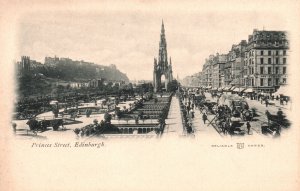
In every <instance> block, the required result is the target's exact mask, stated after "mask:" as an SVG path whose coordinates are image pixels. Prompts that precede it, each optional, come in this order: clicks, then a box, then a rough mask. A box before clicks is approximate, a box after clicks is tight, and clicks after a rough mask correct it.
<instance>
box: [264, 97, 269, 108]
mask: <svg viewBox="0 0 300 191" xmlns="http://www.w3.org/2000/svg"><path fill="white" fill-rule="evenodd" d="M265 103H266V107H268V104H269V101H268V99H266V100H265Z"/></svg>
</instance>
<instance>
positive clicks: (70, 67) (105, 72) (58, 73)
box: [35, 60, 129, 82]
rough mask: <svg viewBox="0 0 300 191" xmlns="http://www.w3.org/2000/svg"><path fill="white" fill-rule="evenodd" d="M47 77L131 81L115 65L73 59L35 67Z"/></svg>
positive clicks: (69, 79) (76, 79)
mask: <svg viewBox="0 0 300 191" xmlns="http://www.w3.org/2000/svg"><path fill="white" fill-rule="evenodd" d="M35 72H36V73H37V72H38V73H42V74H44V75H45V76H46V77H50V78H59V79H61V80H66V81H85V80H90V79H99V78H102V79H105V80H112V81H125V82H129V79H128V77H127V76H126V74H124V73H122V72H121V71H119V70H118V69H117V68H116V67H115V66H114V65H111V66H102V65H97V64H94V63H88V62H79V61H72V60H67V61H65V60H59V61H58V62H57V63H55V64H54V65H49V64H43V65H42V66H41V67H38V68H36V69H35Z"/></svg>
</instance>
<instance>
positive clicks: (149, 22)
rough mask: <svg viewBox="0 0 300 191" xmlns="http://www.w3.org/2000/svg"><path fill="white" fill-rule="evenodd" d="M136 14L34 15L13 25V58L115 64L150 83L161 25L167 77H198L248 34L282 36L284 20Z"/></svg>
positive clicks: (270, 15) (204, 12) (254, 13)
mask: <svg viewBox="0 0 300 191" xmlns="http://www.w3.org/2000/svg"><path fill="white" fill-rule="evenodd" d="M158 6H159V5H158V3H151V4H147V6H140V7H138V8H137V9H128V8H126V9H125V8H124V9H122V8H118V9H117V10H114V9H105V10H104V9H98V10H93V11H90V12H86V11H85V12H79V11H74V10H72V11H62V10H60V11H55V10H53V11H38V12H37V11H35V12H32V13H28V14H26V15H23V17H22V18H20V20H19V30H18V48H19V50H18V53H17V55H16V59H17V60H19V59H20V56H21V55H28V56H30V57H31V59H35V60H37V61H41V62H44V58H45V56H51V57H54V55H56V56H58V57H69V58H71V59H73V60H85V61H89V62H94V63H97V64H102V65H110V64H115V65H116V66H117V68H118V69H120V70H121V71H122V72H124V73H126V74H127V76H128V77H129V78H130V79H131V80H134V79H136V80H140V79H147V80H149V79H152V72H153V59H154V57H157V56H158V46H159V38H160V29H161V21H162V19H163V20H164V24H165V30H166V40H167V48H168V56H169V57H170V56H171V57H172V64H173V75H174V77H176V76H177V74H178V75H179V77H180V78H183V77H184V76H186V75H191V74H194V73H196V72H199V71H200V70H201V69H202V65H203V63H204V60H205V58H207V57H208V56H209V55H210V54H215V53H217V52H219V53H227V52H228V51H229V50H230V48H231V46H232V44H236V43H239V42H240V41H241V40H243V39H245V40H247V38H248V35H250V34H252V32H253V29H254V28H258V29H263V27H264V28H265V30H286V29H287V26H286V22H287V20H286V18H285V17H284V15H282V14H280V13H278V12H276V11H274V10H273V11H271V10H270V9H269V11H266V9H262V10H258V9H257V10H253V9H251V10H246V11H245V10H243V11H235V10H227V9H219V8H218V7H214V6H211V7H209V8H207V9H205V7H203V6H202V5H199V8H197V7H192V8H193V9H192V10H187V9H185V8H184V7H182V6H180V5H179V6H175V7H173V8H169V9H168V8H166V7H164V8H162V7H160V8H159V9H158V8H157V7H158Z"/></svg>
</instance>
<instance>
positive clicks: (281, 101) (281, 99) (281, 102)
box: [280, 97, 283, 105]
mask: <svg viewBox="0 0 300 191" xmlns="http://www.w3.org/2000/svg"><path fill="white" fill-rule="evenodd" d="M280 105H283V98H282V97H281V98H280Z"/></svg>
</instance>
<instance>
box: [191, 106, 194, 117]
mask: <svg viewBox="0 0 300 191" xmlns="http://www.w3.org/2000/svg"><path fill="white" fill-rule="evenodd" d="M191 116H192V119H193V118H194V110H193V108H192V109H191Z"/></svg>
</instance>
